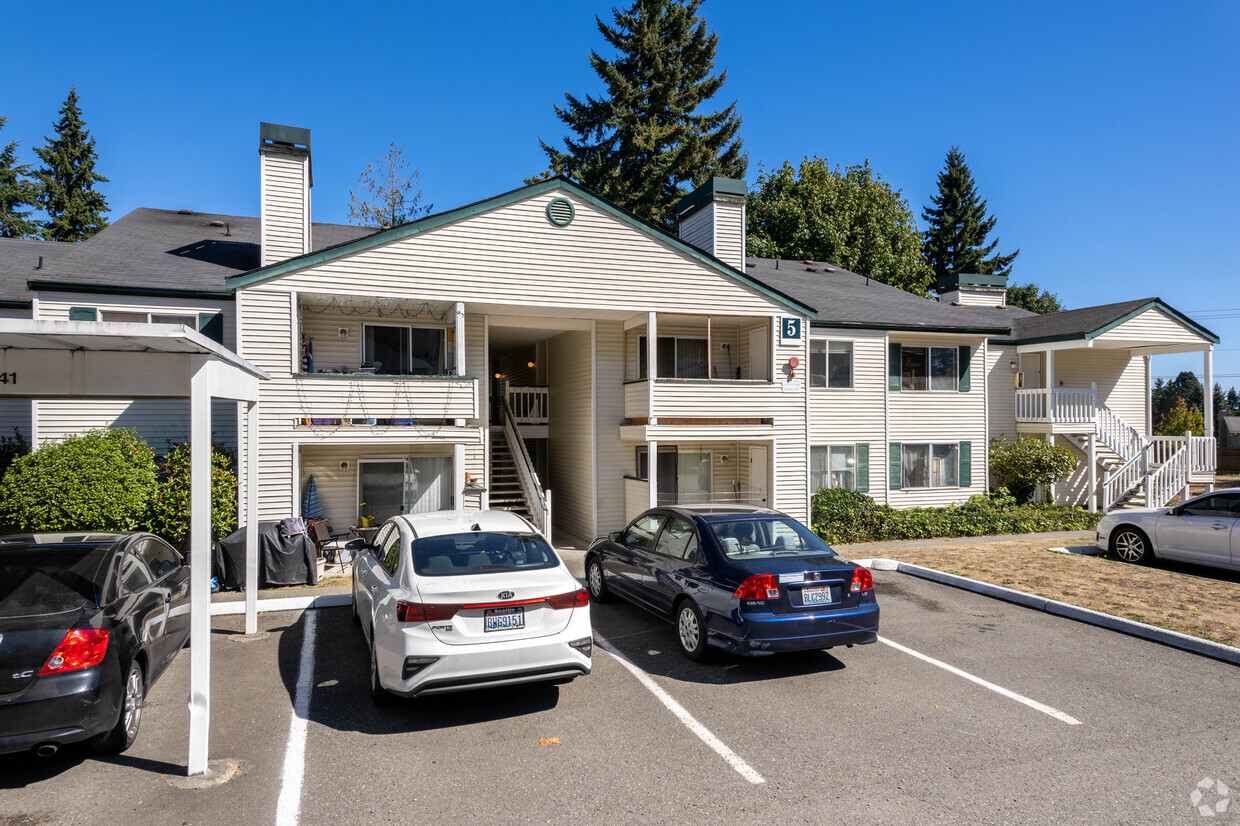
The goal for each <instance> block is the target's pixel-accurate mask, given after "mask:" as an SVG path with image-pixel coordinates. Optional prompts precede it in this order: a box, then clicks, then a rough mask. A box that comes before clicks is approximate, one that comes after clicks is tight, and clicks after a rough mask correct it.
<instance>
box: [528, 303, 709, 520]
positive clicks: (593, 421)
mask: <svg viewBox="0 0 1240 826" xmlns="http://www.w3.org/2000/svg"><path fill="white" fill-rule="evenodd" d="M706 360H707V362H709V361H710V350H709V349H707V351H706ZM707 370H708V371H709V368H707ZM651 384H654V382H651ZM598 427H599V424H598V322H597V321H594V320H593V319H592V320H591V321H590V461H591V463H592V464H593V467H592V468H591V472H592V478H593V481H592V483H591V484H590V499H591V502H590V519H591V522H590V531H591V534H592V535H594V536H598V494H599V491H598ZM550 528H551V525H550V523H548V525H547V529H548V530H547V533H548V534H550V533H551V530H550Z"/></svg>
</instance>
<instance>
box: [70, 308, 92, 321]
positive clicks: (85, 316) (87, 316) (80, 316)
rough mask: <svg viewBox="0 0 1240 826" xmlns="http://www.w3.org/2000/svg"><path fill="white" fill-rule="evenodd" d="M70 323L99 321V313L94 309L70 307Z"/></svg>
mask: <svg viewBox="0 0 1240 826" xmlns="http://www.w3.org/2000/svg"><path fill="white" fill-rule="evenodd" d="M69 320H70V321H98V320H99V313H98V311H97V310H96V309H95V308H94V307H70V308H69Z"/></svg>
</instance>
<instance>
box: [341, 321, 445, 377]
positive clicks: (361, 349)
mask: <svg viewBox="0 0 1240 826" xmlns="http://www.w3.org/2000/svg"><path fill="white" fill-rule="evenodd" d="M367 327H392V328H395V329H402V328H403V329H406V330H408V331H409V351H408V352H407V353H405V354H404V355H405V358H407V359H408V360H409V361H408V363H407V364H406V365H405V368H406V369H408V370H412V369H413V331H414V330H438V331H439V358H440V360H441V361H442V362H443V370H441V371H439V372H435V373H426V374H423V373H380V374H379V375H398V376H415V375H427V376H448V375H452V374H450V373H448V372H447V370H448V330H449V329H450V325H448V324H447V322H441V323H439V324H388V323H384V322H382V321H363V322H362V334H361V335H360V336H358V342H357V354H358V363H359V364H362V363H364V362H365V361H366V328H367ZM454 335H455V334H454ZM453 345H454V349H455V342H453ZM371 361H373V359H371ZM435 369H436V370H439V365H436V366H435ZM464 376H465V374H464V373H460V372H458V373H457V374H456V377H457V378H462V377H464Z"/></svg>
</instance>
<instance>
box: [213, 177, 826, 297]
mask: <svg viewBox="0 0 1240 826" xmlns="http://www.w3.org/2000/svg"><path fill="white" fill-rule="evenodd" d="M555 189H565V190H568V191H569V192H571V193H572V194H573V195H575V196H576V197H578V198H581V199H582V200H583V201H586V202H587V203H589V204H591V205H592V206H595V207H597V208H598V209H600V210H602V211H603V212H606V213H608V214H610V215H612V216H613V217H615V218H618V219H620V220H621V221H624V222H626V223H628V224H630V225H632V226H633V227H636V228H637V229H638V230H640V231H642V232H644V233H646V234H648V235H650V236H652V237H654V239H655V240H657V241H659V242H662V243H664V244H667V245H668V246H670V247H672V248H674V249H676V250H677V251H679V252H682V253H684V254H686V255H688V256H689V257H691V258H694V259H696V260H697V261H698V262H700V263H702V264H704V265H706V266H708V267H710V268H712V269H715V270H717V271H719V272H720V273H721V274H723V275H725V276H727V277H728V278H732V279H735V280H736V281H739V282H741V283H742V284H744V285H746V286H748V287H750V288H752V289H754V290H756V291H757V292H759V293H761V294H763V295H765V296H767V297H768V298H771V299H774V300H775V301H777V302H778V303H780V304H783V305H785V306H786V307H789V308H790V309H792V310H795V311H796V312H798V313H801V314H802V315H806V316H809V317H810V318H814V317H815V316H816V315H817V313H816V312H815V310H814V307H813V306H812V305H810V304H807V303H804V302H802V301H800V300H798V299H797V298H794V297H793V296H791V295H789V294H787V293H785V292H783V291H781V290H779V289H777V288H775V287H772V286H770V285H768V284H765V283H763V282H762V281H759V280H758V279H756V278H753V277H752V276H750V275H747V274H746V273H743V272H741V271H740V270H738V269H736V268H735V267H732V266H731V265H729V264H727V263H725V262H723V261H721V260H719V259H718V258H716V257H714V256H713V255H711V254H709V253H706V252H703V251H702V250H700V249H698V248H697V247H695V246H693V245H692V244H687V243H685V242H684V241H681V240H680V239H679V238H677V237H676V236H674V235H672V234H670V233H668V232H667V230H665V229H663V228H661V227H657V226H655V225H654V224H651V223H649V222H647V221H644V220H642V219H641V218H638V217H637V216H636V215H634V214H633V213H631V212H629V211H628V210H625V209H622V208H621V207H618V206H616V205H615V204H613V203H611V202H610V201H608V200H606V199H605V198H601V197H599V196H598V195H595V194H594V193H592V192H590V191H588V190H586V189H584V188H583V187H582V186H581V185H579V184H577V183H575V182H574V181H572V180H570V179H568V178H565V177H563V176H558V177H555V178H548V179H546V180H544V181H539V182H538V183H534V184H529V185H527V186H523V187H520V188H518V189H512V190H509V191H508V192H504V193H502V194H500V195H495V196H493V197H491V198H486V199H484V200H481V201H475V202H474V203H472V204H466V205H465V206H462V207H457V208H456V209H450V210H448V211H446V212H440V213H437V214H435V215H428V216H427V217H425V218H421V219H419V220H417V221H411V222H410V223H408V224H401V225H400V226H397V227H391V228H390V229H384V230H379V231H378V232H374V233H372V234H369V235H366V236H365V237H361V238H356V239H350V240H345V241H342V242H341V243H339V244H336V245H335V246H332V247H327V248H325V249H320V250H317V251H314V252H309V253H306V254H305V255H299V256H297V257H296V258H289V259H286V260H284V261H280V262H278V263H276V264H271V265H270V266H267V267H259V268H257V269H254V270H251V271H250V272H246V273H241V274H238V275H233V276H231V277H229V278H228V280H227V284H228V287H229V288H230V289H234V290H235V289H242V288H245V287H249V286H252V285H254V284H260V283H262V282H264V281H269V280H271V279H273V278H279V277H280V276H282V275H287V274H289V273H291V272H295V271H297V270H301V269H304V268H306V267H313V266H315V265H317V264H322V263H323V262H325V261H331V260H332V259H335V258H343V257H344V256H347V255H353V254H355V253H358V252H361V251H363V250H367V249H371V248H373V247H378V246H382V245H384V244H390V243H392V242H394V241H399V240H400V239H402V238H408V237H410V236H412V235H417V234H419V233H422V232H426V231H428V230H432V229H435V228H437V227H441V226H444V225H446V224H451V223H454V222H456V221H461V220H464V219H466V218H469V217H472V216H474V215H478V214H481V213H483V212H488V211H490V210H492V209H497V208H499V207H502V206H506V205H507V204H512V203H516V202H517V201H523V200H525V199H527V198H532V197H535V196H537V195H541V194H543V193H546V192H550V191H552V190H555Z"/></svg>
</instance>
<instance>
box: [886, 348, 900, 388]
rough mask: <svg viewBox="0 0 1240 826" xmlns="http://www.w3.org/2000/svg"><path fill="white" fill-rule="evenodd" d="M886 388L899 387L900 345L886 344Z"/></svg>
mask: <svg viewBox="0 0 1240 826" xmlns="http://www.w3.org/2000/svg"><path fill="white" fill-rule="evenodd" d="M887 389H888V390H899V389H900V345H899V344H888V345H887Z"/></svg>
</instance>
